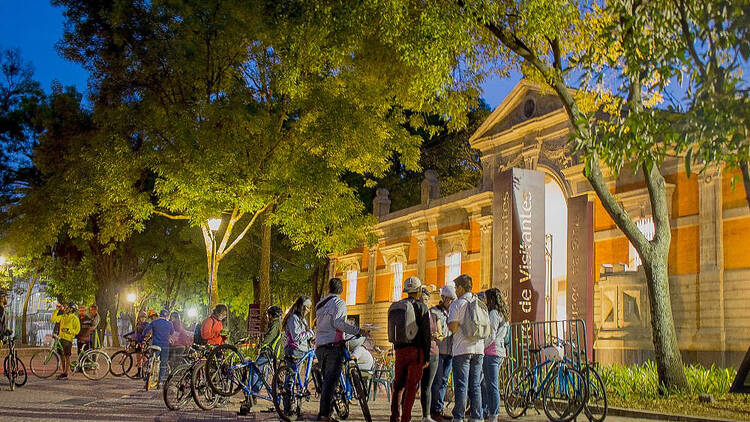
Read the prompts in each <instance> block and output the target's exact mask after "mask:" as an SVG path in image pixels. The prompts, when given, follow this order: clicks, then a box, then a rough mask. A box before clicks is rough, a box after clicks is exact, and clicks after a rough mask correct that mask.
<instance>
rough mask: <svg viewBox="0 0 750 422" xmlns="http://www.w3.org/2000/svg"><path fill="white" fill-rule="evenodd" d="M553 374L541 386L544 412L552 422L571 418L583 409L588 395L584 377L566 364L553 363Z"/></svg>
mask: <svg viewBox="0 0 750 422" xmlns="http://www.w3.org/2000/svg"><path fill="white" fill-rule="evenodd" d="M551 370H552V371H555V373H554V376H552V377H551V378H549V379H548V380H547V382H546V383H545V384H544V386H543V388H542V405H543V407H544V413H545V414H546V415H547V418H549V420H551V421H552V422H567V421H570V420H573V419H574V418H575V417H576V416H578V414H579V413H581V411H582V410H583V406H584V405H585V404H586V398H587V396H588V394H587V393H588V388H586V378H585V377H584V376H583V374H581V372H580V371H578V370H577V369H575V368H573V367H570V366H568V365H560V364H558V365H555V366H554V367H553V368H552V369H551Z"/></svg>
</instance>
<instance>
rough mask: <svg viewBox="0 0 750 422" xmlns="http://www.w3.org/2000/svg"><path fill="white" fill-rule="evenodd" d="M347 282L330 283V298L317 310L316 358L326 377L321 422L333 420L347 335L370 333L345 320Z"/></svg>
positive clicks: (322, 397)
mask: <svg viewBox="0 0 750 422" xmlns="http://www.w3.org/2000/svg"><path fill="white" fill-rule="evenodd" d="M343 291H344V283H343V282H342V281H341V279H340V278H337V277H334V278H332V279H330V280H328V296H326V297H324V298H323V299H322V300H321V301H320V303H318V305H317V306H316V307H315V318H316V320H317V321H318V322H317V328H316V332H315V342H316V348H315V355H316V356H317V357H318V362H319V363H320V370H321V373H322V375H323V388H322V391H321V393H320V410H319V411H318V420H319V421H331V420H333V419H331V411H332V410H333V393H334V392H335V391H336V387H338V383H339V377H340V376H341V369H342V367H343V364H344V344H343V340H344V334H352V335H360V336H367V335H368V334H369V333H370V330H367V329H364V328H358V327H357V326H356V325H352V324H349V323H348V322H347V320H346V317H347V312H346V302H344V300H343V299H342V298H341V296H340V295H341V293H342V292H343Z"/></svg>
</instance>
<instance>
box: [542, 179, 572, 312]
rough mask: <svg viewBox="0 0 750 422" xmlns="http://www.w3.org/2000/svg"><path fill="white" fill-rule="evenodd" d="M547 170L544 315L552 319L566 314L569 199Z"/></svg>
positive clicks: (545, 180) (545, 190)
mask: <svg viewBox="0 0 750 422" xmlns="http://www.w3.org/2000/svg"><path fill="white" fill-rule="evenodd" d="M544 170H545V175H544V227H545V230H544V231H545V239H544V240H545V242H544V244H545V264H546V271H545V274H546V277H547V280H546V290H545V291H546V292H547V293H546V295H547V297H546V298H545V319H546V320H548V321H549V320H560V319H565V318H566V312H565V292H566V277H567V268H568V264H567V262H568V261H567V260H568V203H567V198H566V195H565V192H564V191H563V188H562V186H561V185H560V182H559V181H558V179H557V177H555V175H553V174H551V173H550V172H549V171H548V170H546V169H544Z"/></svg>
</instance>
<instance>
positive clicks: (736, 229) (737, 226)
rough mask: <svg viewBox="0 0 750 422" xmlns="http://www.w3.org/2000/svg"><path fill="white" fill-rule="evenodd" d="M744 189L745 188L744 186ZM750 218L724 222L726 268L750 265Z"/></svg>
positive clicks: (733, 268)
mask: <svg viewBox="0 0 750 422" xmlns="http://www.w3.org/2000/svg"><path fill="white" fill-rule="evenodd" d="M743 189H744V188H743ZM748 238H750V218H740V219H737V220H729V221H725V222H724V269H726V270H735V269H739V268H749V267H750V252H748V246H747V243H746V242H747V241H748Z"/></svg>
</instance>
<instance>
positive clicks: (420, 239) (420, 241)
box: [414, 231, 427, 283]
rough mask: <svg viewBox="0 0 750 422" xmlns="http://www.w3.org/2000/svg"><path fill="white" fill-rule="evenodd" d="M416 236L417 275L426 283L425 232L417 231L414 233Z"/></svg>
mask: <svg viewBox="0 0 750 422" xmlns="http://www.w3.org/2000/svg"><path fill="white" fill-rule="evenodd" d="M414 236H415V237H416V238H417V246H418V247H419V249H418V250H417V277H419V279H420V280H422V283H427V232H425V231H419V232H416V233H415V235H414Z"/></svg>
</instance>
